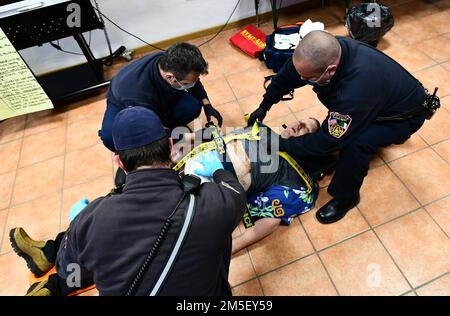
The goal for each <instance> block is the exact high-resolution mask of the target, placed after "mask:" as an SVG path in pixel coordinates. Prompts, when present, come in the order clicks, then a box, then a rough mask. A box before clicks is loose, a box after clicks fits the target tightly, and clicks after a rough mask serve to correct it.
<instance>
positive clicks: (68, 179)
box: [0, 0, 450, 295]
mask: <svg viewBox="0 0 450 316" xmlns="http://www.w3.org/2000/svg"><path fill="white" fill-rule="evenodd" d="M384 3H385V4H387V5H391V8H392V11H393V14H394V17H395V22H396V24H395V26H394V28H393V29H392V30H391V31H390V32H389V33H388V34H387V35H386V36H385V37H384V38H383V39H382V41H381V42H380V43H379V48H380V49H382V50H383V51H385V52H386V53H388V54H390V55H391V56H392V57H394V58H395V59H397V60H398V61H399V62H400V63H402V64H403V65H404V66H405V67H406V68H407V69H408V70H410V71H411V72H412V73H413V74H414V75H415V76H417V78H419V79H420V80H421V81H422V82H423V83H424V84H425V86H427V87H428V88H430V89H431V88H433V87H434V86H435V85H437V86H439V87H440V97H441V100H442V109H440V110H439V111H438V113H437V114H436V116H435V117H434V118H433V119H432V120H431V121H427V122H426V124H425V125H424V127H423V128H422V129H421V130H420V131H419V132H418V133H417V134H415V135H414V136H413V137H411V139H410V140H409V141H407V142H406V143H405V144H403V145H397V146H391V147H388V148H386V149H383V150H381V151H380V152H379V153H378V155H377V156H376V157H374V159H373V161H372V163H371V170H370V172H369V174H368V176H367V178H366V180H365V182H364V185H363V188H362V191H361V195H362V200H361V203H360V204H359V205H358V207H356V208H354V209H353V210H352V211H350V212H349V214H348V215H347V216H346V217H345V219H343V220H342V221H340V222H338V223H335V224H332V225H328V226H324V225H321V224H319V223H318V222H317V221H316V220H315V217H314V213H315V210H313V211H311V212H309V213H308V214H305V215H303V216H301V217H299V218H297V219H296V220H295V221H294V222H293V223H292V225H291V226H289V227H281V228H280V229H279V230H278V231H277V232H276V233H275V234H273V235H271V236H270V237H268V238H266V239H264V240H263V241H261V242H259V243H258V244H256V245H253V246H252V247H250V248H248V249H246V250H243V251H241V252H240V253H238V254H237V255H235V256H234V257H233V259H232V263H231V271H230V283H231V285H232V287H233V292H234V294H235V295H450V274H449V271H450V243H449V235H448V234H449V233H450V197H449V193H450V186H449V184H450V168H449V162H450V138H449V137H450V129H449V127H448V126H449V123H448V122H450V113H449V111H450V1H449V0H440V1H433V0H427V1H422V0H413V1H408V0H387V1H384ZM342 12H343V6H342V4H340V2H339V1H338V2H335V3H333V4H331V5H328V6H326V7H325V8H323V9H315V10H309V11H306V12H301V13H293V14H292V15H291V16H289V17H287V18H282V19H280V25H282V24H286V23H289V22H292V21H298V20H303V19H305V18H311V19H313V20H320V21H323V22H325V24H326V29H327V30H328V31H330V32H332V33H333V34H337V35H346V29H345V27H344V26H343V23H342V18H341V16H342ZM271 25H272V24H271V22H270V21H267V22H265V23H263V24H262V25H261V29H262V30H263V31H265V32H266V33H269V32H271V31H272V28H271ZM238 30H239V29H232V30H228V31H225V32H223V33H222V34H220V35H219V36H218V37H217V38H216V39H214V40H213V41H212V42H210V43H208V44H207V45H204V46H202V47H201V50H202V52H203V53H204V55H205V57H206V58H207V60H208V62H209V65H210V74H209V75H208V76H207V77H205V78H204V79H202V81H203V83H204V85H205V87H206V89H207V91H208V93H209V96H210V98H211V101H212V103H213V104H214V105H215V106H216V107H217V108H218V109H219V110H220V111H221V113H222V114H223V116H224V118H225V125H226V126H227V127H235V126H242V125H243V120H242V116H243V114H244V113H248V112H250V111H252V110H253V109H254V108H255V107H256V106H257V105H258V104H259V102H260V100H261V95H262V93H263V87H262V82H263V77H264V76H267V75H269V74H271V71H269V70H267V69H266V68H265V66H264V65H263V64H262V63H261V62H259V61H258V60H255V59H251V58H249V57H247V56H246V55H244V54H243V53H241V52H239V51H238V50H237V49H235V48H234V47H232V46H231V45H230V44H229V42H228V38H229V37H230V36H231V35H232V34H234V33H235V32H237V31H238ZM207 38H209V37H205V38H200V39H196V40H193V41H192V42H193V43H195V44H200V43H202V42H203V41H204V40H205V39H207ZM121 66H122V64H117V65H115V66H114V67H113V68H112V69H111V70H110V73H111V74H113V73H114V72H115V71H117V70H118V69H120V67H121ZM104 108H105V100H104V94H101V95H99V96H96V97H92V98H90V99H87V100H84V101H80V102H77V103H74V104H71V105H69V106H66V107H62V108H58V109H56V110H52V111H44V112H40V113H34V114H30V115H27V116H21V117H17V118H13V119H9V120H7V121H5V122H3V123H1V124H0V156H1V157H4V158H6V159H5V160H4V162H3V163H2V164H1V165H0V295H22V294H23V293H24V292H25V290H26V289H27V287H28V286H27V280H28V273H27V269H26V266H25V263H24V261H23V260H22V259H21V258H19V257H17V256H16V255H15V254H14V252H12V250H11V246H10V244H9V239H8V232H9V230H10V229H11V228H12V227H15V226H24V227H26V229H27V231H28V232H29V233H30V234H31V235H32V236H33V237H35V238H37V239H47V238H52V237H54V236H55V234H56V233H57V232H58V231H60V230H62V229H65V228H66V227H67V225H68V220H67V217H68V210H69V208H70V205H71V204H72V203H73V202H75V201H76V200H77V199H79V198H81V197H83V196H87V197H88V198H91V199H92V198H95V197H97V196H99V195H103V194H105V193H106V192H108V191H109V189H110V188H111V187H112V185H113V173H114V170H115V168H114V166H113V161H112V155H111V153H109V152H108V151H107V150H106V149H105V148H104V147H103V146H102V145H101V143H100V142H99V139H98V137H97V130H98V128H99V126H100V124H101V119H102V114H103V111H104ZM326 113H327V112H326V109H325V108H324V107H323V106H321V105H320V103H319V102H318V101H317V99H316V98H315V95H314V93H313V92H312V90H311V89H309V88H307V87H305V88H303V89H300V90H298V91H296V93H295V99H294V100H293V101H289V102H285V103H280V104H279V105H277V106H275V107H274V108H273V110H272V111H271V112H270V114H269V115H268V117H267V119H266V122H267V124H268V125H270V126H271V127H274V128H279V127H280V126H281V124H283V123H290V122H292V121H294V120H296V119H299V118H301V117H307V116H316V117H318V118H321V119H323V118H324V117H325V116H326ZM330 178H331V177H330V176H328V177H326V178H325V179H324V180H322V181H321V183H320V186H321V188H322V189H321V194H320V197H319V200H318V202H317V207H316V208H318V207H320V206H321V205H323V204H324V203H325V202H326V201H327V200H328V198H329V196H328V194H327V192H326V187H327V185H328V183H329V181H330ZM239 229H242V227H241V228H239ZM239 229H238V230H237V231H236V232H235V234H237V233H239ZM95 294H96V293H95V291H92V292H90V293H88V295H95Z"/></svg>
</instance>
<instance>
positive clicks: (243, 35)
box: [230, 25, 266, 58]
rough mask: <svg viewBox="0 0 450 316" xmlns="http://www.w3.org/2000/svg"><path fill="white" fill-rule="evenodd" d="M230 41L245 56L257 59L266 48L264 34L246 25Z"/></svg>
mask: <svg viewBox="0 0 450 316" xmlns="http://www.w3.org/2000/svg"><path fill="white" fill-rule="evenodd" d="M230 41H231V43H233V44H234V45H235V46H236V47H238V48H240V49H241V50H242V51H244V52H245V53H246V54H247V55H249V56H252V57H254V58H257V57H258V55H259V53H260V52H262V51H263V50H264V48H265V47H266V34H264V33H263V32H262V31H261V30H259V29H257V28H256V27H254V26H253V25H248V26H246V27H245V28H244V29H243V30H241V31H239V32H238V33H236V34H234V35H233V36H232V37H231V38H230Z"/></svg>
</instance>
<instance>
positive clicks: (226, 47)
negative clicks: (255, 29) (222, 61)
mask: <svg viewBox="0 0 450 316" xmlns="http://www.w3.org/2000/svg"><path fill="white" fill-rule="evenodd" d="M241 29H242V27H240V28H233V29H230V30H226V31H222V32H221V33H220V34H219V35H217V36H216V38H215V39H213V40H212V41H211V42H209V43H208V46H209V47H210V48H211V50H212V51H213V53H214V55H215V56H216V57H217V56H219V57H220V56H223V55H226V54H230V53H232V52H234V51H235V49H236V48H235V47H234V46H233V44H231V42H230V40H229V39H230V37H231V36H233V35H234V34H236V33H237V32H239V31H240V30H241Z"/></svg>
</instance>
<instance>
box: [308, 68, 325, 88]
mask: <svg viewBox="0 0 450 316" xmlns="http://www.w3.org/2000/svg"><path fill="white" fill-rule="evenodd" d="M328 68H329V66H328V67H327V69H325V71H324V72H323V73H322V74H321V75H320V77H319V79H317V80H305V81H306V82H307V83H308V84H310V85H318V86H321V87H323V86H326V85H328V84H329V83H330V79H328V80H327V81H325V82H323V83H319V81H320V80H322V77H323V76H324V75H325V74H326V73H327V71H328Z"/></svg>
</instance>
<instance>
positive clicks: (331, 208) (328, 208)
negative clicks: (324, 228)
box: [316, 196, 359, 224]
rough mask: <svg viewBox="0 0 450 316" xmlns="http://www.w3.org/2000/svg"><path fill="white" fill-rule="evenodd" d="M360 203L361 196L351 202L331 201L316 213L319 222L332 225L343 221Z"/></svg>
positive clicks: (350, 200)
mask: <svg viewBox="0 0 450 316" xmlns="http://www.w3.org/2000/svg"><path fill="white" fill-rule="evenodd" d="M358 203H359V196H358V197H357V198H354V199H349V200H337V199H335V198H333V199H331V200H330V201H329V202H328V203H327V204H325V205H324V206H322V207H321V208H320V209H319V210H318V211H317V213H316V218H317V220H318V221H319V222H320V223H322V224H331V223H334V222H337V221H338V220H340V219H342V218H343V217H344V216H345V214H347V212H348V211H349V210H351V209H352V208H354V207H355V206H356V205H357V204H358Z"/></svg>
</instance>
